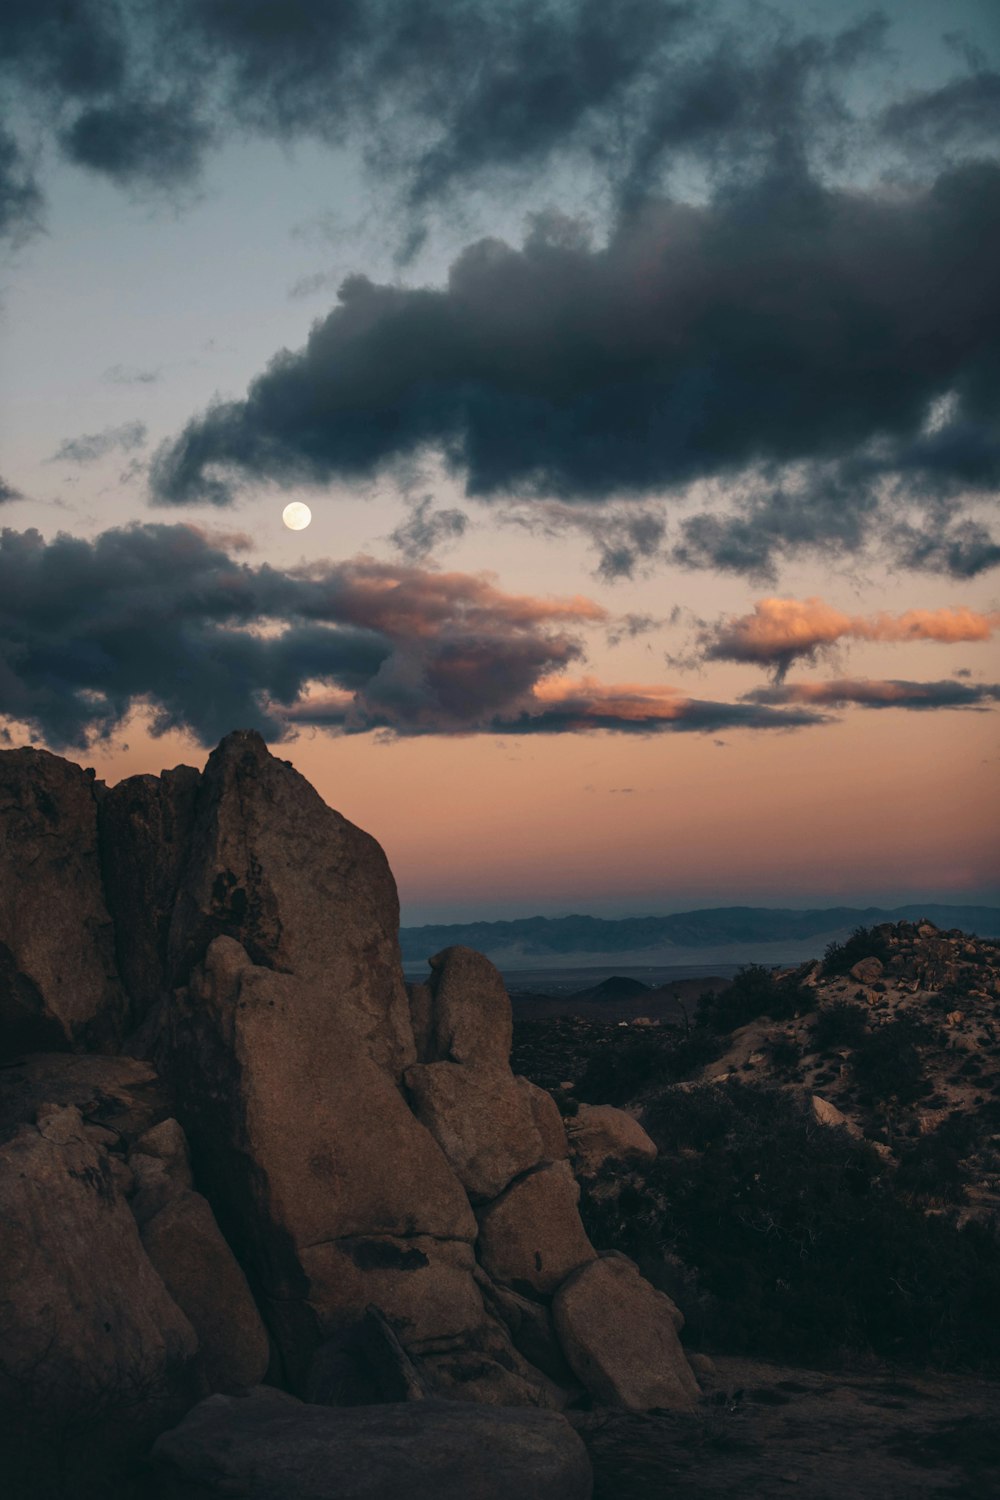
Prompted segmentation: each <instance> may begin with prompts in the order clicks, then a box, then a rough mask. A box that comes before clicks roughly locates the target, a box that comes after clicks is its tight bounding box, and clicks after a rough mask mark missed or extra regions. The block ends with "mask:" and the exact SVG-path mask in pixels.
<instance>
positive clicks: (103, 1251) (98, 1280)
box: [0, 1105, 197, 1411]
mask: <svg viewBox="0 0 1000 1500" xmlns="http://www.w3.org/2000/svg"><path fill="white" fill-rule="evenodd" d="M0 1264H2V1265H3V1268H4V1272H3V1277H4V1295H3V1299H2V1301H0V1349H2V1374H0V1386H2V1387H3V1388H4V1393H5V1397H6V1398H7V1399H10V1400H13V1401H15V1402H16V1397H17V1395H18V1394H22V1395H29V1394H31V1393H33V1392H35V1393H36V1394H37V1395H38V1397H39V1398H40V1399H44V1401H45V1403H46V1405H47V1406H48V1407H49V1408H50V1409H51V1408H55V1409H57V1410H66V1411H69V1410H71V1409H72V1408H73V1407H74V1406H75V1405H77V1404H79V1403H80V1402H81V1401H90V1402H91V1403H96V1405H97V1406H100V1404H101V1403H102V1402H103V1401H105V1400H108V1401H111V1400H114V1399H118V1400H121V1401H125V1400H126V1399H129V1398H134V1399H135V1401H136V1402H141V1401H145V1400H151V1401H156V1400H161V1401H162V1400H163V1399H164V1398H165V1397H168V1396H169V1394H170V1388H171V1386H174V1387H175V1389H176V1387H177V1385H178V1384H179V1383H180V1382H181V1381H182V1380H183V1375H184V1370H185V1367H186V1366H187V1365H189V1364H190V1362H191V1360H192V1359H193V1358H194V1355H195V1352H196V1349H197V1340H196V1338H195V1335H194V1331H193V1330H192V1328H191V1325H190V1323H189V1322H188V1320H187V1318H186V1317H185V1316H184V1314H183V1313H182V1312H181V1310H180V1308H179V1307H178V1306H177V1304H176V1303H175V1302H174V1301H173V1300H172V1299H171V1297H170V1296H169V1294H168V1293H167V1290H166V1288H165V1287H164V1285H163V1282H162V1281H161V1280H160V1278H159V1276H158V1275H157V1274H156V1272H155V1271H154V1269H153V1267H152V1265H151V1264H150V1262H149V1260H148V1258H147V1256H146V1254H145V1253H144V1251H143V1248H142V1245H141V1243H140V1239H139V1231H138V1228H137V1227H136V1223H135V1220H134V1219H133V1217H132V1215H131V1213H130V1212H129V1208H128V1204H127V1203H126V1201H125V1199H124V1198H123V1197H122V1195H121V1192H120V1191H119V1189H118V1186H117V1184H116V1181H115V1178H114V1175H113V1173H112V1171H111V1169H110V1165H109V1162H108V1157H107V1153H106V1152H105V1151H104V1150H102V1149H101V1148H100V1147H99V1146H97V1145H95V1144H94V1142H93V1140H92V1139H91V1138H90V1137H89V1136H88V1134H87V1130H86V1128H85V1126H84V1122H83V1119H82V1117H81V1115H80V1112H79V1110H78V1109H75V1108H73V1107H72V1106H68V1107H60V1106H57V1105H47V1106H43V1107H42V1108H41V1109H39V1111H38V1117H37V1123H36V1124H34V1125H27V1124H26V1125H22V1126H21V1127H20V1128H19V1129H18V1130H17V1131H16V1133H15V1134H13V1135H12V1136H11V1137H10V1138H9V1139H8V1140H7V1141H6V1142H5V1143H4V1144H3V1145H2V1146H0ZM9 1382H12V1383H13V1388H14V1389H13V1391H12V1390H11V1389H10V1386H9V1384H8V1383H9ZM36 1387H37V1392H36Z"/></svg>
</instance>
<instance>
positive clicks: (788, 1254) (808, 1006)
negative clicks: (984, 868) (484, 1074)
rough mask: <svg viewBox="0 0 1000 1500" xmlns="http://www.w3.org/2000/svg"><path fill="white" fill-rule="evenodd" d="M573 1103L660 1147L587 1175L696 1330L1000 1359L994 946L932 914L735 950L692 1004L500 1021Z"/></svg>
mask: <svg viewBox="0 0 1000 1500" xmlns="http://www.w3.org/2000/svg"><path fill="white" fill-rule="evenodd" d="M514 1065H515V1066H516V1067H518V1068H519V1069H520V1070H522V1071H523V1072H524V1073H526V1074H527V1075H528V1076H529V1077H532V1078H533V1079H534V1080H535V1081H536V1082H538V1083H541V1084H544V1085H545V1086H547V1087H548V1088H550V1089H551V1090H552V1092H553V1096H554V1097H555V1098H556V1099H558V1100H559V1102H560V1107H561V1108H562V1110H563V1111H564V1113H565V1114H566V1116H567V1118H568V1120H569V1121H570V1122H572V1121H573V1119H575V1118H577V1117H578V1116H579V1115H580V1114H581V1112H582V1114H583V1116H584V1117H585V1118H586V1117H587V1115H588V1114H589V1112H590V1110H592V1109H593V1108H594V1107H595V1106H603V1105H605V1104H612V1105H614V1106H617V1107H619V1108H623V1109H624V1110H626V1111H627V1112H628V1113H630V1114H631V1115H632V1116H634V1117H635V1118H636V1119H637V1120H641V1122H642V1124H643V1125H644V1126H645V1128H646V1129H647V1131H648V1133H649V1134H650V1136H651V1137H652V1139H653V1141H654V1142H655V1144H656V1145H657V1146H658V1148H659V1152H658V1155H657V1157H656V1159H655V1160H653V1161H651V1162H650V1164H649V1165H648V1166H647V1167H646V1168H644V1169H642V1170H641V1171H640V1170H638V1169H634V1170H633V1171H632V1173H631V1174H630V1175H629V1176H628V1177H627V1178H625V1179H623V1178H622V1176H621V1174H618V1176H617V1177H615V1176H614V1175H613V1174H602V1173H601V1172H596V1173H594V1174H593V1176H592V1177H591V1178H589V1179H588V1180H587V1181H586V1183H585V1195H584V1219H585V1222H586V1223H587V1224H588V1227H589V1230H590V1232H591V1235H592V1237H593V1238H594V1240H595V1243H599V1244H601V1245H602V1246H603V1247H608V1246H617V1247H619V1248H621V1249H623V1250H626V1251H628V1253H630V1254H632V1255H634V1256H635V1257H636V1258H637V1259H638V1260H639V1262H640V1264H642V1266H643V1268H644V1270H645V1271H646V1273H647V1274H648V1275H651V1276H652V1277H653V1279H654V1280H655V1281H656V1282H657V1284H658V1285H661V1286H663V1287H665V1288H667V1289H668V1290H669V1291H670V1292H671V1295H673V1296H674V1297H676V1299H677V1301H678V1302H679V1304H680V1305H681V1307H682V1308H683V1310H684V1312H685V1314H686V1316H687V1318H688V1331H689V1333H690V1334H691V1336H692V1337H693V1338H694V1339H695V1340H696V1341H697V1342H698V1344H699V1345H700V1347H702V1348H711V1349H712V1350H713V1351H716V1352H721V1353H730V1354H746V1353H756V1354H758V1355H759V1354H767V1355H769V1356H771V1357H774V1358H782V1359H798V1360H816V1359H822V1360H825V1361H834V1362H836V1361H840V1360H843V1359H851V1358H854V1359H857V1358H862V1359H872V1358H878V1359H882V1360H884V1359H890V1360H899V1361H903V1362H904V1363H905V1362H909V1363H910V1364H923V1365H928V1364H929V1365H931V1366H932V1367H936V1368H954V1369H963V1368H969V1369H972V1368H975V1369H983V1370H992V1371H994V1372H997V1371H1000V1336H998V1334H997V1328H998V1319H1000V1255H998V1250H1000V1242H998V1239H997V1215H998V1210H1000V944H997V943H996V942H990V941H984V940H980V939H975V938H971V937H969V936H968V935H966V934H964V933H961V932H959V931H956V930H952V931H946V932H943V931H941V930H939V929H938V928H937V927H935V926H934V925H933V924H932V923H930V922H914V923H910V922H899V923H892V924H881V925H879V926H877V927H874V928H867V929H859V930H857V931H856V932H855V933H854V934H853V935H852V936H851V937H850V938H849V939H848V940H847V942H845V943H843V944H840V943H837V944H832V945H831V946H830V947H829V948H828V950H827V952H826V954H825V956H824V958H823V959H822V960H816V961H814V962H811V963H808V964H805V965H803V966H801V967H799V968H796V969H786V970H778V971H771V970H767V969H764V968H759V967H750V968H748V969H744V970H743V971H742V972H741V973H740V974H739V975H738V976H737V977H736V979H735V980H734V981H733V982H732V983H730V984H729V985H728V986H727V987H725V988H722V989H718V990H716V991H715V992H714V993H712V994H706V995H705V996H704V997H703V998H702V1001H701V1004H700V1005H699V1006H698V1007H692V1008H691V1012H690V1016H689V1021H688V1024H686V1025H684V1024H681V1025H661V1024H658V1023H654V1022H649V1021H646V1022H643V1021H642V1020H639V1021H636V1022H633V1023H632V1024H622V1023H619V1024H601V1023H595V1022H592V1021H590V1020H585V1019H581V1018H564V1019H562V1020H558V1021H530V1020H523V1021H519V1023H518V1027H517V1034H516V1037H515V1048H514Z"/></svg>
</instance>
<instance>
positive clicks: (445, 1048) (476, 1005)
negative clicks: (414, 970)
mask: <svg viewBox="0 0 1000 1500" xmlns="http://www.w3.org/2000/svg"><path fill="white" fill-rule="evenodd" d="M429 962H430V966H431V981H430V991H431V1023H430V1046H431V1059H430V1060H439V1061H451V1062H457V1063H467V1064H470V1065H474V1066H477V1067H490V1066H493V1067H497V1068H508V1067H509V1065H510V1048H511V1041H512V1039H513V1035H514V1022H513V1019H512V1016H511V1009H510V1000H509V999H508V996H507V991H506V990H505V989H504V983H503V979H502V978H501V976H500V974H499V972H498V970H497V969H495V968H494V966H493V965H492V964H491V963H490V961H489V959H488V958H484V957H483V955H482V954H481V953H475V952H474V951H473V950H472V949H471V948H459V947H455V948H445V950H444V952H443V953H438V954H436V955H435V957H434V958H432V959H430V960H429Z"/></svg>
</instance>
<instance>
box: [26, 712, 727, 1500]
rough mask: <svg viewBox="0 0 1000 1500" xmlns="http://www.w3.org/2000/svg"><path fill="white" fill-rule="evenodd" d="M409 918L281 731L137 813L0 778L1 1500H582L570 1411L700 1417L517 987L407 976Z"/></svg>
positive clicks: (607, 1121)
mask: <svg viewBox="0 0 1000 1500" xmlns="http://www.w3.org/2000/svg"><path fill="white" fill-rule="evenodd" d="M398 917H399V912H398V904H397V897H396V889H395V884H394V882H393V879H392V875H391V872H390V870H389V867H388V865H387V863H386V860H385V857H384V855H383V853H382V850H381V849H380V848H379V846H378V845H377V844H376V843H375V841H374V840H373V839H372V838H370V837H369V836H368V835H367V834H365V833H364V832H362V830H360V829H358V828H356V827H354V826H353V825H352V824H351V823H349V822H348V821H347V820H346V819H344V818H342V817H341V816H340V815H339V814H338V813H336V812H334V811H332V810H331V809H330V808H328V807H326V806H325V805H324V803H323V802H322V801H321V799H320V798H319V797H318V795H317V794H316V792H315V791H314V790H313V789H312V787H310V786H309V785H308V783H307V782H305V781H304V780H303V778H302V777H301V776H299V775H298V774H297V773H296V772H295V771H294V770H293V769H292V768H291V767H290V766H289V765H288V763H287V762H283V761H281V760H278V759H276V758H274V757H272V756H271V755H270V754H269V753H268V751H267V749H266V747H265V745H264V743H263V741H262V740H261V739H260V738H259V737H258V736H256V735H254V734H249V733H235V734H232V735H229V736H228V737H227V738H226V739H225V740H224V741H223V742H222V743H221V744H220V745H219V747H218V748H217V749H216V750H215V751H214V753H213V754H212V756H211V757H210V759H209V761H208V764H207V766H206V769H205V772H204V774H203V775H200V774H199V773H198V772H196V771H194V770H191V769H190V768H185V767H181V768H178V769H177V770H175V771H170V772H165V773H164V774H163V775H162V776H160V777H152V776H138V777H133V778H131V779H129V780H127V781H124V782H122V783H120V784H119V785H117V786H115V787H113V788H107V787H105V786H103V785H102V784H101V783H99V782H96V781H95V780H94V777H93V775H92V774H90V773H87V772H84V771H83V770H81V769H80V767H78V766H76V765H73V764H72V763H70V762H68V761H65V760H61V759H59V758H57V757H55V756H52V755H49V754H47V753H45V752H43V751H37V750H15V751H5V752H3V753H0V1036H2V1043H3V1065H2V1067H0V1264H2V1265H3V1267H4V1279H5V1287H4V1295H3V1298H2V1300H0V1405H2V1413H0V1415H2V1418H3V1420H2V1421H0V1433H2V1447H3V1451H2V1453H0V1466H2V1470H3V1473H4V1476H5V1481H6V1483H7V1489H6V1490H5V1493H6V1494H9V1495H11V1496H12V1497H13V1496H19V1497H23V1500H28V1497H30V1500H40V1497H45V1496H49V1495H52V1496H60V1497H63V1496H65V1497H68V1496H73V1497H74V1500H83V1497H87V1496H98V1495H100V1496H102V1497H104V1496H111V1497H114V1496H122V1497H126V1496H128V1497H138V1496H140V1495H145V1494H150V1493H152V1492H153V1491H152V1490H151V1488H150V1486H154V1487H155V1493H156V1494H158V1495H160V1496H162V1497H171V1496H175V1495H176V1496H180V1495H190V1494H192V1493H197V1494H199V1495H201V1496H206V1495H214V1494H219V1495H221V1494H227V1495H228V1494H233V1493H239V1494H241V1495H244V1496H247V1497H250V1500H254V1497H258V1500H262V1497H264V1496H269V1497H273V1496H274V1495H276V1494H278V1493H279V1492H280V1493H281V1494H285V1493H289V1494H290V1493H293V1492H294V1493H295V1495H296V1496H297V1497H299V1500H333V1497H334V1495H336V1496H337V1497H339V1500H352V1497H353V1500H375V1497H376V1496H378V1497H382V1496H384V1495H386V1494H387V1493H395V1492H396V1486H397V1482H399V1481H400V1480H401V1477H402V1476H403V1475H404V1474H405V1487H406V1491H407V1493H408V1494H409V1495H411V1496H414V1497H417V1500H419V1497H421V1496H424V1495H427V1496H431V1495H433V1496H435V1497H442V1500H449V1497H455V1500H457V1497H459V1496H462V1497H463V1500H464V1497H465V1496H475V1497H477V1500H501V1497H506V1496H509V1495H510V1494H511V1493H514V1492H516V1493H518V1494H521V1495H524V1496H525V1497H526V1500H530V1497H533V1496H536V1495H537V1496H542V1495H545V1496H547V1497H555V1500H587V1497H588V1496H589V1493H590V1486H591V1476H590V1465H589V1462H588V1460H587V1457H586V1453H585V1451H584V1449H583V1447H582V1445H581V1443H580V1441H579V1439H578V1437H577V1436H576V1435H575V1433H574V1431H573V1429H572V1427H571V1426H570V1424H569V1423H568V1422H567V1420H566V1418H565V1417H564V1416H563V1415H561V1413H562V1412H563V1411H565V1410H567V1409H575V1410H578V1411H579V1410H582V1409H585V1408H587V1407H593V1406H594V1405H601V1406H603V1407H607V1408H622V1409H631V1410H648V1409H651V1408H660V1409H675V1410H688V1409H691V1408H693V1407H694V1406H695V1405H696V1404H697V1403H698V1401H699V1398H700V1388H699V1384H698V1381H697V1379H696V1375H695V1373H694V1370H693V1368H692V1364H691V1362H690V1361H689V1358H688V1356H687V1355H686V1353H685V1351H684V1349H683V1348H682V1346H681V1343H680V1341H679V1338H678V1332H679V1329H680V1327H681V1325H682V1323H683V1318H682V1316H681V1314H680V1312H679V1310H678V1308H677V1307H676V1305H675V1304H674V1302H673V1301H672V1300H671V1299H670V1298H669V1297H667V1296H666V1295H665V1294H664V1293H663V1292H662V1290H657V1289H655V1288H654V1287H653V1286H652V1285H651V1284H650V1283H649V1282H648V1281H646V1280H644V1279H643V1277H642V1276H641V1275H640V1273H639V1271H638V1270H637V1268H636V1265H635V1264H634V1262H633V1261H632V1260H631V1259H629V1258H627V1257H626V1256H625V1255H623V1254H621V1253H620V1252H618V1251H616V1250H614V1249H613V1248H610V1247H609V1249H608V1251H607V1253H603V1251H598V1250H597V1249H595V1247H594V1245H593V1244H592V1242H591V1240H590V1239H589V1237H588V1235H587V1232H586V1229H585V1226H584V1224H583V1222H582V1220H581V1217H580V1213H579V1207H578V1204H579V1196H580V1189H579V1185H578V1174H579V1173H580V1172H581V1171H583V1170H585V1159H589V1158H587V1153H586V1151H585V1150H584V1146H583V1144H582V1143H581V1142H580V1141H579V1139H576V1144H575V1145H574V1141H573V1140H571V1139H568V1137H567V1132H566V1130H565V1128H564V1125H563V1121H562V1118H561V1116H560V1113H559V1110H558V1109H557V1107H556V1105H555V1103H554V1102H553V1099H552V1097H551V1096H550V1094H549V1093H547V1092H546V1091H545V1090H544V1089H541V1088H539V1087H537V1086H536V1085H534V1084H532V1083H531V1082H529V1081H528V1080H527V1079H525V1078H523V1077H516V1076H515V1075H514V1074H513V1073H512V1071H511V1069H510V1066H509V1054H510V1047H511V1028H512V1020H511V1009H510V1003H509V1000H508V997H507V995H506V992H505V990H504V987H503V983H502V981H501V978H500V976H499V974H498V973H497V972H496V970H495V969H494V968H493V967H492V965H491V964H490V963H489V962H487V960H486V959H484V958H483V957H481V956H480V955H479V954H477V953H475V952H473V951H472V950H470V949H468V948H462V947H452V948H448V949H446V950H445V951H444V952H441V953H438V954H437V955H435V956H433V957H431V958H430V969H429V972H428V976H427V980H426V982H422V983H416V984H412V985H410V986H407V985H406V984H405V983H404V980H403V974H402V969H401V964H400V954H399V945H398V937H397V933H398ZM601 1128H602V1129H605V1130H610V1132H611V1135H612V1137H616V1136H621V1133H622V1132H623V1131H624V1132H625V1139H624V1144H623V1145H622V1150H623V1151H624V1153H625V1156H626V1157H628V1158H631V1156H632V1155H634V1154H635V1152H636V1151H638V1154H639V1157H643V1156H644V1155H647V1154H648V1152H649V1151H650V1150H653V1151H654V1154H655V1148H652V1147H651V1145H650V1143H649V1142H648V1138H647V1137H646V1136H645V1133H644V1132H643V1131H642V1130H641V1129H640V1128H639V1127H638V1126H636V1125H635V1124H634V1122H632V1121H631V1120H630V1119H629V1118H628V1117H627V1116H625V1115H622V1114H621V1113H620V1112H619V1111H616V1110H611V1111H609V1112H608V1113H607V1115H606V1116H605V1117H604V1118H603V1120H602V1122H601ZM578 1136H579V1132H578V1131H577V1137H578ZM616 1152H617V1147H615V1146H614V1145H613V1146H612V1149H611V1151H610V1153H608V1152H605V1153H604V1157H602V1159H616ZM586 1170H589V1168H586ZM248 1393H250V1394H248ZM471 1408H475V1410H473V1409H471ZM178 1424H179V1425H178ZM154 1440H155V1446H154V1447H153V1450H152V1456H151V1457H150V1445H151V1444H153V1443H154ZM487 1453H488V1454H489V1455H490V1457H489V1460H488V1461H487V1460H486V1459H485V1458H484V1455H485V1454H487ZM387 1455H388V1456H387ZM150 1466H151V1467H150ZM348 1473H349V1474H350V1480H349V1482H348V1479H347V1478H346V1477H345V1476H346V1475H347V1474H348Z"/></svg>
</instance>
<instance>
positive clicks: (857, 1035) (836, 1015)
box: [812, 1000, 868, 1052]
mask: <svg viewBox="0 0 1000 1500" xmlns="http://www.w3.org/2000/svg"><path fill="white" fill-rule="evenodd" d="M867 1032H868V1016H867V1015H866V1013H865V1011H864V1010H862V1008H861V1006H860V1005H855V1004H853V1003H852V1002H851V1001H850V1000H835V1001H834V1002H833V1004H832V1005H825V1006H824V1007H823V1008H822V1010H821V1011H820V1012H819V1015H818V1016H817V1018H816V1021H815V1023H814V1025H813V1028H812V1043H813V1046H814V1047H815V1048H816V1050H817V1052H828V1051H830V1050H831V1048H834V1047H857V1046H860V1045H861V1043H862V1042H863V1041H864V1039H865V1036H866V1035H867Z"/></svg>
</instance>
